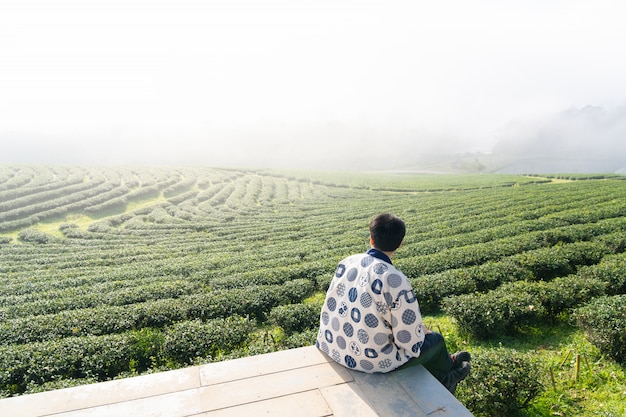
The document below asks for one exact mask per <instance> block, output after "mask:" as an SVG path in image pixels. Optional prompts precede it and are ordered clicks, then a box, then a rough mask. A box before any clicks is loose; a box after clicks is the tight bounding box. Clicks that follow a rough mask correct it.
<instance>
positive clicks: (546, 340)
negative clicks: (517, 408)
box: [424, 314, 626, 417]
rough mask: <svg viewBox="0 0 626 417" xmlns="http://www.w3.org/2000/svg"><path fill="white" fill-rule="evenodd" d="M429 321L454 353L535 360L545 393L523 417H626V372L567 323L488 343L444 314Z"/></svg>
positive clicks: (530, 330) (549, 325) (430, 317)
mask: <svg viewBox="0 0 626 417" xmlns="http://www.w3.org/2000/svg"><path fill="white" fill-rule="evenodd" d="M424 321H425V323H426V325H427V326H429V327H430V328H431V329H432V330H435V331H439V332H441V333H442V334H443V335H444V337H445V338H446V342H447V345H448V349H449V350H450V351H451V352H454V351H457V350H467V351H470V352H481V351H485V350H490V349H509V350H511V351H517V352H527V353H530V354H532V356H533V357H534V358H535V359H536V360H537V361H538V362H539V364H540V367H541V369H542V375H543V377H542V381H541V383H542V385H543V386H544V391H543V393H541V394H540V395H539V396H538V397H536V398H535V399H534V400H533V401H532V402H531V404H530V405H529V407H528V408H527V409H526V410H524V411H523V413H522V414H521V415H522V416H524V417H531V416H532V417H535V416H546V417H548V416H563V417H568V416H581V417H591V416H603V417H618V416H624V415H626V403H625V401H624V398H625V397H626V367H625V366H624V365H620V364H617V363H616V362H614V361H612V360H610V359H608V358H606V357H605V356H603V355H602V354H601V353H600V352H599V351H598V349H597V348H596V347H595V346H593V345H591V344H590V343H589V342H588V341H587V339H586V338H585V335H584V334H583V332H582V331H580V330H578V329H576V328H575V327H573V326H571V325H570V324H568V323H567V321H566V320H563V321H561V322H559V323H557V324H546V325H545V326H543V327H540V328H533V329H526V330H525V331H524V332H523V333H522V334H520V335H517V336H515V337H502V338H499V339H497V340H492V341H488V342H483V341H476V340H471V339H468V338H464V337H462V336H461V335H459V333H458V330H457V329H456V326H455V324H454V322H453V320H452V319H451V318H450V317H447V316H445V315H443V314H441V315H434V316H427V317H424Z"/></svg>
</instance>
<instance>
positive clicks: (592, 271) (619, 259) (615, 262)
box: [578, 253, 626, 295]
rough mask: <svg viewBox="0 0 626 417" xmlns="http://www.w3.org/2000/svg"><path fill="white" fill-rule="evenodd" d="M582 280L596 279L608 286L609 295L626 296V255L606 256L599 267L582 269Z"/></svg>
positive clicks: (580, 271) (579, 272) (591, 266)
mask: <svg viewBox="0 0 626 417" xmlns="http://www.w3.org/2000/svg"><path fill="white" fill-rule="evenodd" d="M578 275H579V276H580V277H581V278H595V279H598V280H601V281H603V282H605V283H606V284H607V290H606V292H607V294H608V295H617V294H626V253H620V254H617V255H611V256H606V257H605V258H604V259H602V262H600V263H599V264H597V265H590V266H585V267H582V268H580V270H579V271H578Z"/></svg>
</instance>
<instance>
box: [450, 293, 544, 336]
mask: <svg viewBox="0 0 626 417" xmlns="http://www.w3.org/2000/svg"><path fill="white" fill-rule="evenodd" d="M442 308H443V310H444V311H445V312H446V313H447V314H450V315H451V316H453V317H454V319H455V320H456V322H457V325H458V327H459V330H460V331H461V332H462V333H467V334H470V335H472V336H474V337H476V338H478V339H488V338H490V337H495V336H499V335H504V334H511V333H513V332H514V330H515V329H516V328H517V327H518V326H520V325H524V324H531V323H535V322H536V321H537V319H538V317H539V316H541V315H542V314H543V307H542V306H541V305H540V304H538V303H537V300H536V299H535V298H534V297H533V296H532V295H531V294H529V293H526V292H518V291H513V292H511V291H497V290H494V291H490V292H488V293H486V294H480V293H474V294H463V295H458V296H453V297H448V298H446V299H444V300H443V305H442Z"/></svg>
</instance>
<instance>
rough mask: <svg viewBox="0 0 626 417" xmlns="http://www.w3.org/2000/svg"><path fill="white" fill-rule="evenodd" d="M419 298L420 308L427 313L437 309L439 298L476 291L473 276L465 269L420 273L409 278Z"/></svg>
mask: <svg viewBox="0 0 626 417" xmlns="http://www.w3.org/2000/svg"><path fill="white" fill-rule="evenodd" d="M409 281H410V283H411V286H412V287H413V291H414V292H415V294H417V296H418V299H419V305H420V310H421V312H422V313H423V314H429V313H433V312H436V311H437V310H439V308H440V305H441V300H443V299H444V298H445V297H447V296H450V295H457V294H468V293H472V292H474V291H476V283H475V281H474V278H473V276H472V275H471V274H470V273H469V272H468V271H467V270H466V269H455V270H450V271H446V272H440V273H438V274H431V275H422V276H420V277H417V278H411V279H410V280H409Z"/></svg>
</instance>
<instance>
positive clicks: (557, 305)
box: [443, 275, 606, 339]
mask: <svg viewBox="0 0 626 417" xmlns="http://www.w3.org/2000/svg"><path fill="white" fill-rule="evenodd" d="M605 287H606V284H605V283H603V282H602V281H600V280H597V279H591V278H589V279H581V277H579V276H577V275H570V276H567V277H560V278H556V279H554V280H553V281H551V282H544V281H530V282H529V281H516V282H509V283H505V284H502V285H501V286H500V287H498V288H497V289H495V290H492V291H489V292H487V293H485V294H480V293H474V294H464V295H459V296H452V297H448V298H446V299H445V300H444V302H443V309H444V311H445V312H446V313H448V314H450V315H452V316H453V317H454V318H455V319H456V321H457V324H458V326H459V328H460V330H461V331H462V332H466V333H468V334H470V335H473V336H475V337H477V338H479V339H486V338H490V337H495V336H499V335H504V334H513V333H514V332H515V331H517V330H519V329H521V328H523V327H525V326H533V325H537V324H540V323H542V322H545V321H551V320H556V319H557V318H558V316H559V315H560V314H561V313H562V312H565V311H566V310H568V309H570V308H573V307H575V306H577V305H580V304H581V303H584V302H587V301H588V300H590V299H592V298H593V297H596V296H599V295H603V294H604V291H605Z"/></svg>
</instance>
